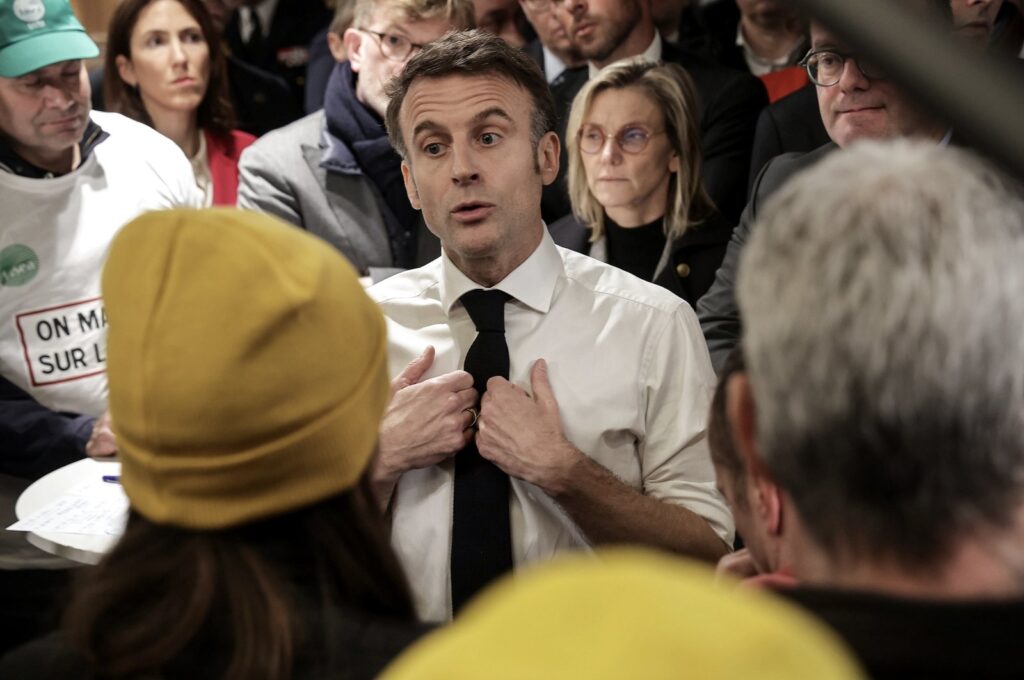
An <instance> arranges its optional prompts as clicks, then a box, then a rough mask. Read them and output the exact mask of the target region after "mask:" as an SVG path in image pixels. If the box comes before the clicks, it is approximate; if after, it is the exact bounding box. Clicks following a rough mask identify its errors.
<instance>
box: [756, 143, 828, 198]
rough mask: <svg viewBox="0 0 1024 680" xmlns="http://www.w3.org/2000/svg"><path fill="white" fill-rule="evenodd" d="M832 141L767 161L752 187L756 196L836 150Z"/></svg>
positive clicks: (775, 186) (775, 187) (770, 190)
mask: <svg viewBox="0 0 1024 680" xmlns="http://www.w3.org/2000/svg"><path fill="white" fill-rule="evenodd" d="M838 148H839V147H838V146H836V144H835V143H834V142H829V143H828V144H825V145H823V146H819V147H818V148H817V149H814V150H813V151H806V152H793V153H784V154H782V155H781V156H776V157H775V158H773V159H771V160H770V161H768V163H767V164H766V165H765V166H764V169H763V170H762V171H761V174H760V176H759V177H758V180H757V182H756V185H755V187H754V193H755V194H756V195H757V196H761V197H763V196H765V195H766V193H771V192H774V191H775V190H776V189H777V188H779V187H780V186H781V185H782V184H784V183H785V182H786V181H787V180H788V179H789V178H790V177H792V176H793V175H795V174H796V173H798V172H800V171H801V170H803V169H805V168H809V167H811V166H812V165H814V164H815V163H817V162H818V161H820V160H821V159H822V158H824V157H825V156H827V155H828V154H830V153H832V152H833V151H835V150H837V149H838Z"/></svg>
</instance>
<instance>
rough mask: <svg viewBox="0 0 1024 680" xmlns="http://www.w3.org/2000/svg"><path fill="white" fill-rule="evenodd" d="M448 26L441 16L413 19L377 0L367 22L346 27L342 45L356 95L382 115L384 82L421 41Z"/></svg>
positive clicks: (432, 38) (435, 36)
mask: <svg viewBox="0 0 1024 680" xmlns="http://www.w3.org/2000/svg"><path fill="white" fill-rule="evenodd" d="M449 28H451V24H450V23H449V22H448V19H447V18H446V17H444V16H436V17H432V18H430V19H421V20H412V19H409V18H408V17H406V16H405V14H404V13H403V12H400V11H396V10H394V9H391V8H389V7H387V6H386V3H380V2H378V3H377V6H376V8H375V9H374V10H373V14H372V16H371V19H370V21H369V22H368V23H367V25H366V26H360V27H358V28H350V29H348V30H347V31H345V39H344V42H345V49H346V51H347V52H348V58H349V63H350V64H351V65H352V72H353V73H355V74H356V99H358V100H359V101H360V102H361V103H362V104H363V106H365V107H367V108H368V109H370V110H371V111H373V112H375V113H376V114H377V115H378V116H380V117H381V118H383V117H384V112H385V111H386V110H387V107H388V98H387V95H385V94H384V86H385V85H386V84H387V82H388V81H389V80H391V79H392V78H393V77H394V76H396V75H398V74H399V73H401V71H402V69H404V68H405V64H406V63H407V62H408V61H409V59H411V58H412V57H413V56H415V55H416V54H417V53H418V52H419V51H420V49H421V48H422V46H423V45H426V44H427V43H430V42H433V41H435V40H437V39H438V38H440V37H441V36H442V35H444V34H445V33H447V32H448V29H449ZM381 34H383V35H381Z"/></svg>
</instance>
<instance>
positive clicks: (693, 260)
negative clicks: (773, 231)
mask: <svg viewBox="0 0 1024 680" xmlns="http://www.w3.org/2000/svg"><path fill="white" fill-rule="evenodd" d="M548 230H549V231H550V232H551V238H552V239H553V240H554V241H555V243H556V244H558V245H560V246H562V247H563V248H568V249H570V250H575V251H576V252H578V253H583V254H584V255H590V254H591V246H592V245H593V244H591V242H590V229H588V228H587V227H586V226H584V225H583V224H581V223H580V222H579V221H578V220H577V219H576V218H575V216H573V215H567V216H566V217H564V218H562V219H560V220H558V221H557V222H555V223H554V224H552V225H551V226H550V227H549V228H548ZM731 234H732V225H731V224H729V223H728V222H726V221H725V219H724V218H722V217H721V216H719V215H717V214H716V215H715V216H714V217H711V218H709V219H707V220H704V221H703V222H701V223H700V224H697V225H694V226H692V227H690V228H689V229H687V230H686V231H685V232H684V233H683V235H682V236H680V237H679V238H677V239H675V240H674V241H673V242H672V243H669V244H666V246H665V252H664V253H662V261H661V263H660V264H659V267H658V271H656V272H655V274H654V283H656V284H658V285H659V286H662V287H663V288H667V289H668V290H670V291H672V292H673V293H675V294H676V295H678V296H679V297H681V298H683V299H684V300H686V301H687V302H689V303H690V306H691V307H693V306H695V305H696V304H697V300H699V299H700V297H701V296H702V295H704V293H705V292H707V290H708V288H710V287H711V282H712V281H714V279H715V272H716V271H718V267H719V265H720V264H722V258H723V257H725V250H726V247H727V246H728V244H729V236H730V235H731Z"/></svg>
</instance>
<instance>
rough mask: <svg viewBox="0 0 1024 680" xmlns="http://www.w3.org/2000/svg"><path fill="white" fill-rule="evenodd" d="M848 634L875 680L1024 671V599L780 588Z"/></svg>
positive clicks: (978, 677)
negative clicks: (929, 597)
mask: <svg viewBox="0 0 1024 680" xmlns="http://www.w3.org/2000/svg"><path fill="white" fill-rule="evenodd" d="M779 595H781V596H783V597H785V598H786V599H789V600H792V601H793V602H795V603H797V604H798V605H800V606H801V607H804V608H805V609H807V610H808V611H809V612H810V613H812V614H814V615H815V616H816V617H818V618H819V619H821V620H822V621H824V622H825V623H826V624H828V625H829V626H830V627H831V628H832V629H834V630H835V632H837V633H838V634H839V636H840V637H841V638H843V639H844V640H845V641H846V643H847V644H848V645H849V646H850V648H851V649H852V650H853V652H854V654H855V655H856V656H857V657H858V658H859V659H860V661H861V663H862V664H863V665H864V668H865V669H866V670H867V673H868V675H869V676H870V677H871V678H874V680H889V679H890V678H891V679H893V680H895V679H897V678H898V679H899V680H908V679H909V680H914V679H917V678H921V679H923V678H928V679H929V680H936V679H946V678H948V679H952V678H957V679H958V680H959V679H966V678H970V679H971V680H982V679H984V680H995V679H996V678H1019V677H1021V675H1022V674H1024V646H1022V645H1021V639H1022V637H1024V600H1021V599H1020V598H1016V599H1012V600H999V599H992V600H951V601H945V602H940V601H934V600H926V599H921V598H914V599H910V598H906V599H905V598H899V597H892V596H888V595H882V594H879V593H868V592H857V591H842V590H826V589H817V588H806V587H798V588H794V589H785V590H780V591H779Z"/></svg>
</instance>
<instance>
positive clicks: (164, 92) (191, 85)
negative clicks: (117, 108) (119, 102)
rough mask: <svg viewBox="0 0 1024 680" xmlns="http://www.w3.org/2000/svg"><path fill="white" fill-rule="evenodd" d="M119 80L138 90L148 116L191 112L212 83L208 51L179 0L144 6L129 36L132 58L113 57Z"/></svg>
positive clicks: (198, 30) (202, 38)
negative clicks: (115, 60) (115, 61)
mask: <svg viewBox="0 0 1024 680" xmlns="http://www.w3.org/2000/svg"><path fill="white" fill-rule="evenodd" d="M117 68H118V74H119V75H120V76H121V79H122V80H123V81H125V82H126V83H128V84H129V85H131V86H133V87H137V88H138V89H139V96H140V97H141V99H142V104H143V106H145V107H146V111H147V112H149V114H150V116H152V117H156V116H158V115H159V114H160V113H170V112H175V113H181V112H194V111H196V110H197V109H198V108H199V105H200V104H201V103H202V101H203V97H204V96H205V95H206V88H207V86H208V85H209V82H210V46H209V44H208V43H207V42H206V38H205V37H204V36H203V30H202V28H201V27H200V26H199V22H198V21H196V19H195V17H193V16H192V15H191V14H189V13H188V11H187V10H186V9H185V7H184V6H183V5H182V4H181V3H179V2H177V0H156V1H155V2H152V3H150V4H149V5H147V6H146V7H145V8H144V9H143V10H142V11H141V12H140V13H139V18H138V20H137V21H136V22H135V27H134V28H133V29H132V34H131V54H130V55H119V56H118V57H117Z"/></svg>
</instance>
